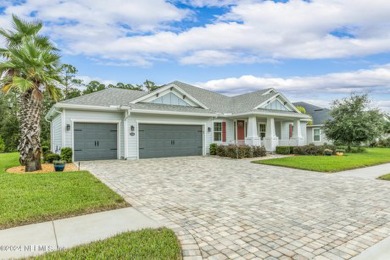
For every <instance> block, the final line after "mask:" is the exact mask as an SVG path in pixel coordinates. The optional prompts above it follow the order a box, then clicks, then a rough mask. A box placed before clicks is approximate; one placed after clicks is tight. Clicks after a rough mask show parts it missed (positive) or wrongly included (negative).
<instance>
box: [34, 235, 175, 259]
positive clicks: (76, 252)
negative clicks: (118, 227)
mask: <svg viewBox="0 0 390 260" xmlns="http://www.w3.org/2000/svg"><path fill="white" fill-rule="evenodd" d="M35 259H181V248H180V245H179V242H178V240H177V238H176V236H175V234H174V233H173V231H171V230H169V229H166V228H161V229H144V230H140V231H136V232H127V233H123V234H119V235H117V236H115V237H112V238H109V239H106V240H102V241H97V242H93V243H91V244H88V245H82V246H78V247H74V248H71V249H68V250H64V251H58V252H52V253H48V254H45V255H43V256H39V257H36V258H35Z"/></svg>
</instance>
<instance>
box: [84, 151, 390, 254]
mask: <svg viewBox="0 0 390 260" xmlns="http://www.w3.org/2000/svg"><path fill="white" fill-rule="evenodd" d="M82 166H83V168H85V169H88V170H90V171H91V172H92V173H93V174H94V175H95V176H97V177H98V178H99V179H101V180H102V181H103V182H104V183H106V184H107V185H108V186H109V187H111V188H112V189H113V190H114V191H116V192H118V193H119V194H121V195H122V196H123V197H124V198H125V199H126V200H127V201H128V202H129V203H131V204H132V205H133V206H134V207H135V208H137V209H138V210H140V211H141V212H143V213H144V214H146V215H148V216H150V217H151V218H153V219H155V220H158V221H161V222H162V223H164V224H165V225H166V226H168V227H170V228H172V229H173V230H174V231H175V233H176V234H177V236H178V238H179V240H180V242H181V244H182V249H183V257H184V259H238V258H240V259H349V258H352V257H353V256H356V255H358V254H359V253H360V252H362V251H363V250H365V249H366V248H368V247H370V246H372V245H374V244H376V243H378V242H379V241H381V240H382V239H384V238H386V237H387V236H389V235H390V198H389V194H390V193H389V192H390V182H386V181H380V180H375V179H367V178H366V179H364V178H356V177H354V176H344V175H342V174H341V175H340V174H337V173H336V174H326V173H317V172H308V171H302V170H296V169H288V168H280V167H272V166H265V165H258V164H252V163H250V161H248V160H231V159H222V158H213V157H183V158H164V159H148V160H134V161H96V162H82Z"/></svg>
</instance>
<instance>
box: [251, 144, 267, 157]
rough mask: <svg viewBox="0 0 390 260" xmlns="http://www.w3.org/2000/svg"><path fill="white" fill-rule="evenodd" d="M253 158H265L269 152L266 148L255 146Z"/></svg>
mask: <svg viewBox="0 0 390 260" xmlns="http://www.w3.org/2000/svg"><path fill="white" fill-rule="evenodd" d="M252 149H253V157H264V156H266V155H267V151H266V150H265V147H264V146H253V148H252Z"/></svg>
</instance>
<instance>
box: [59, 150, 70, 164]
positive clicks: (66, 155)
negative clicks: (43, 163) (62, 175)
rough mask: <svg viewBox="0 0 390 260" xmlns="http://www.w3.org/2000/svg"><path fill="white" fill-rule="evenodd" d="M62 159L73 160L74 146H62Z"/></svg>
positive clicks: (68, 161)
mask: <svg viewBox="0 0 390 260" xmlns="http://www.w3.org/2000/svg"><path fill="white" fill-rule="evenodd" d="M61 160H63V161H65V162H67V163H71V162H72V148H70V147H63V148H61Z"/></svg>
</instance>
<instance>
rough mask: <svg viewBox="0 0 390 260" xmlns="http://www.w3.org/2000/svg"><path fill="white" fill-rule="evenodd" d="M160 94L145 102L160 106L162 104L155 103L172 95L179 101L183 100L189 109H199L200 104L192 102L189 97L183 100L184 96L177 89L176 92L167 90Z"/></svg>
mask: <svg viewBox="0 0 390 260" xmlns="http://www.w3.org/2000/svg"><path fill="white" fill-rule="evenodd" d="M158 94H159V95H158V96H157V95H156V94H155V95H154V96H151V97H149V98H147V99H146V100H144V101H143V102H148V103H153V104H160V103H154V101H155V100H157V99H159V98H162V97H164V96H166V95H169V94H172V95H175V96H176V97H177V98H178V99H180V100H182V101H183V102H184V103H186V104H187V106H189V107H197V106H198V104H197V103H196V102H195V101H192V100H191V99H189V98H187V97H186V99H183V98H182V97H180V95H182V94H180V93H179V91H177V90H176V88H175V89H174V90H170V89H167V90H165V91H163V92H161V93H158ZM167 105H168V104H167ZM169 105H172V104H169ZM179 106H180V105H179Z"/></svg>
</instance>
